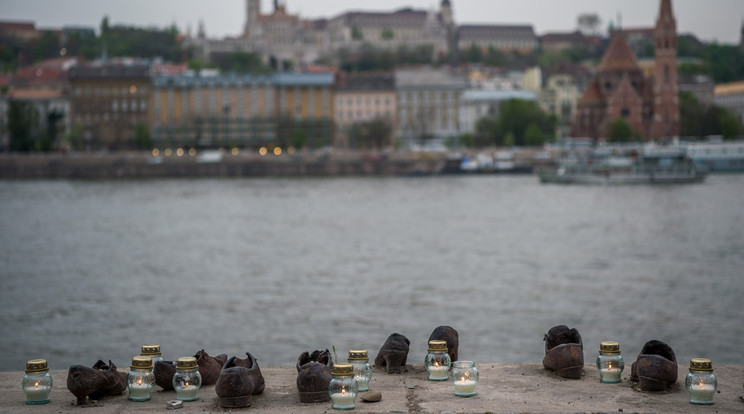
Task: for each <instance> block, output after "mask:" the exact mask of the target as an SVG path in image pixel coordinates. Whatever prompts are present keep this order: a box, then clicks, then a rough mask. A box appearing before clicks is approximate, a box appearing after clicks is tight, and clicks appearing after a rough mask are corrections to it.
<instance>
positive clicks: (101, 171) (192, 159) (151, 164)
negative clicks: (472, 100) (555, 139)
mask: <svg viewBox="0 0 744 414" xmlns="http://www.w3.org/2000/svg"><path fill="white" fill-rule="evenodd" d="M214 153H215V154H216V151H214ZM533 153H534V151H533V150H523V151H520V152H518V153H517V154H516V157H517V159H520V158H524V159H525V160H530V159H532V157H533ZM446 158H447V153H445V152H392V153H383V154H379V153H369V152H360V151H316V152H298V153H295V154H292V155H289V154H286V153H284V154H281V155H279V156H276V155H264V156H262V155H259V154H258V153H253V152H251V153H246V152H240V153H238V154H236V155H233V154H231V153H230V152H224V153H222V154H220V155H219V156H217V157H211V158H205V157H200V156H199V154H197V155H195V156H192V155H189V154H187V153H185V154H183V155H182V156H177V155H176V154H175V153H174V154H171V155H170V156H162V155H161V156H158V157H154V156H152V154H150V153H149V152H116V153H69V154H2V155H0V179H17V178H22V179H26V178H88V179H103V178H127V177H128V178H148V177H154V178H166V177H172V178H177V177H296V176H300V177H301V176H368V175H371V176H395V175H405V176H410V175H430V174H438V173H439V172H440V171H441V170H442V169H443V168H444V165H445V162H446Z"/></svg>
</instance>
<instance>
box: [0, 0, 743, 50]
mask: <svg viewBox="0 0 744 414" xmlns="http://www.w3.org/2000/svg"><path fill="white" fill-rule="evenodd" d="M284 2H285V3H286V4H287V8H288V10H289V12H290V13H299V14H300V15H301V16H303V17H309V18H320V17H327V18H328V17H334V16H337V15H339V14H341V13H343V12H345V11H352V10H353V11H393V10H396V9H399V8H403V7H414V8H419V9H431V8H438V7H439V3H440V0H375V1H374V2H372V3H369V2H368V1H362V0H284ZM451 2H452V5H453V9H454V14H455V21H456V22H457V23H458V24H468V23H491V24H532V25H533V27H534V28H535V31H536V32H537V34H538V35H541V34H544V33H546V32H555V31H564V32H565V31H572V30H574V29H575V28H576V17H577V16H578V15H579V14H582V13H596V14H598V15H599V16H600V18H601V19H602V22H603V27H605V28H606V27H607V24H608V23H609V22H610V21H615V22H616V21H617V16H618V15H619V16H622V17H621V22H622V27H626V28H630V27H651V26H653V25H654V23H655V20H656V16H657V14H658V8H659V1H658V0H451ZM272 4H273V1H272V0H262V10H263V11H264V12H268V11H270V9H271V7H272ZM672 4H673V9H674V14H675V16H676V18H677V29H678V32H679V33H693V34H695V35H696V36H698V37H699V38H700V39H702V40H705V41H717V42H719V43H728V44H731V43H738V42H739V37H740V33H741V25H742V21H743V20H744V0H672ZM103 16H108V17H109V22H110V23H111V24H112V25H115V24H126V25H133V26H146V27H159V28H162V27H166V26H170V25H171V24H173V23H175V24H176V25H177V26H178V28H179V29H180V30H181V31H183V32H185V31H186V30H187V29H188V28H189V27H191V29H192V31H193V32H194V33H195V32H196V28H197V27H198V24H199V22H200V21H203V22H204V26H205V29H206V32H207V36H208V37H215V38H221V37H225V36H237V35H239V34H240V33H241V32H242V29H243V24H244V23H245V1H244V0H0V20H15V21H17V20H23V21H34V22H36V25H37V27H41V28H61V27H62V26H89V27H94V28H96V29H98V27H99V26H100V23H101V19H102V18H103Z"/></svg>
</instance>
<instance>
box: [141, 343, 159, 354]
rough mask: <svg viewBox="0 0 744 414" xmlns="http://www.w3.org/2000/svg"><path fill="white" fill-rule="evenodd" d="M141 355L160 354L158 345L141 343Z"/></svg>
mask: <svg viewBox="0 0 744 414" xmlns="http://www.w3.org/2000/svg"><path fill="white" fill-rule="evenodd" d="M140 354H141V355H160V345H142V352H140Z"/></svg>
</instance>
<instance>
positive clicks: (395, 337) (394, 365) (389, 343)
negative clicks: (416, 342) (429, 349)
mask: <svg viewBox="0 0 744 414" xmlns="http://www.w3.org/2000/svg"><path fill="white" fill-rule="evenodd" d="M410 345H411V341H409V340H408V338H406V337H405V336H403V335H401V334H399V333H393V334H390V336H389V337H388V339H387V340H386V341H385V343H384V344H382V347H381V348H380V352H378V353H377V357H376V358H375V365H376V366H378V367H382V368H383V369H384V370H385V371H386V372H387V373H388V374H400V373H401V367H404V366H405V365H406V359H407V358H408V348H409V346H410Z"/></svg>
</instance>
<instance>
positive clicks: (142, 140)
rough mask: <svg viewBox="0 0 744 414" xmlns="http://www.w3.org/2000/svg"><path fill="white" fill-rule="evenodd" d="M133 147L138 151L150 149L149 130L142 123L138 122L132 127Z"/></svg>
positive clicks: (150, 138)
mask: <svg viewBox="0 0 744 414" xmlns="http://www.w3.org/2000/svg"><path fill="white" fill-rule="evenodd" d="M134 145H135V146H136V147H137V148H138V149H143V150H144V149H152V137H151V136H150V128H148V127H147V124H145V123H144V122H138V123H136V124H135V125H134Z"/></svg>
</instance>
